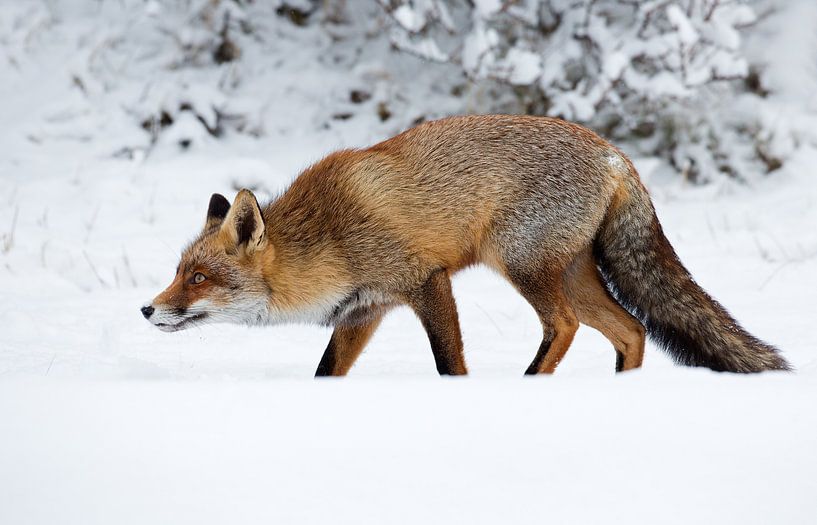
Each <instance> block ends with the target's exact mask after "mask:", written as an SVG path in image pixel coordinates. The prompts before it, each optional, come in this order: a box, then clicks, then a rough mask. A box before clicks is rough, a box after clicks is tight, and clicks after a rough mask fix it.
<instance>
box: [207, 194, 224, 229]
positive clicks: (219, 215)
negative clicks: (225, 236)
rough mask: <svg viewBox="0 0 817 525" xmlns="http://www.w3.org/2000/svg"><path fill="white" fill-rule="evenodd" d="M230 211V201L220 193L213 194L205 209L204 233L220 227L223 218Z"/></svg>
mask: <svg viewBox="0 0 817 525" xmlns="http://www.w3.org/2000/svg"><path fill="white" fill-rule="evenodd" d="M229 211H230V201H228V200H227V199H226V198H225V197H224V195H222V194H220V193H214V194H213V196H212V197H210V205H209V206H208V207H207V220H206V221H205V222H204V231H208V230H209V229H211V228H214V227H216V226H219V225H221V223H222V222H224V217H226V216H227V212H229Z"/></svg>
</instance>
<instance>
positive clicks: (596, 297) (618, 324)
mask: <svg viewBox="0 0 817 525" xmlns="http://www.w3.org/2000/svg"><path fill="white" fill-rule="evenodd" d="M565 291H566V293H567V297H568V300H569V301H570V304H571V305H572V306H573V309H574V310H575V311H576V315H578V317H579V321H581V322H582V323H584V324H586V325H588V326H591V327H593V328H595V329H596V330H598V331H599V332H601V333H602V334H603V335H604V337H606V338H607V339H609V340H610V342H611V343H613V347H614V348H615V349H616V371H617V372H621V371H624V370H631V369H633V368H638V367H640V366H641V362H642V360H643V359H644V336H645V331H644V327H643V326H642V325H641V323H640V322H639V321H638V319H636V318H635V317H633V316H632V315H630V314H629V312H627V311H626V310H625V309H624V308H622V307H621V305H620V304H618V302H617V301H616V300H615V299H614V298H613V297H612V296H611V295H610V292H609V291H608V290H607V287H606V286H605V284H604V281H603V280H602V277H601V275H600V274H599V270H598V268H597V267H596V261H595V259H594V258H593V255H592V253H591V252H590V250H589V249H588V250H585V251H584V252H582V253H581V254H580V255H579V256H578V257H577V258H576V259H575V260H574V261H573V263H572V264H571V266H570V268H568V270H567V273H566V276H565Z"/></svg>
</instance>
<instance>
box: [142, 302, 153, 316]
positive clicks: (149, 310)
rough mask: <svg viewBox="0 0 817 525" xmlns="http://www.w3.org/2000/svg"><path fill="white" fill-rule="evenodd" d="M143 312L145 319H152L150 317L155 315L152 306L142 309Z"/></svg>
mask: <svg viewBox="0 0 817 525" xmlns="http://www.w3.org/2000/svg"><path fill="white" fill-rule="evenodd" d="M141 310H142V315H144V316H145V319H150V316H151V315H153V307H152V306H150V305H147V306H143V307H142V308H141Z"/></svg>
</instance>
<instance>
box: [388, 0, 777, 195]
mask: <svg viewBox="0 0 817 525" xmlns="http://www.w3.org/2000/svg"><path fill="white" fill-rule="evenodd" d="M379 1H380V3H381V5H382V6H383V7H384V9H385V10H386V11H387V12H388V13H389V15H390V18H391V19H392V21H393V22H392V24H391V35H390V37H391V41H392V44H393V45H394V46H395V47H397V48H399V49H402V50H404V51H407V52H410V53H413V54H417V55H420V56H422V57H424V58H426V59H429V60H435V61H444V62H453V63H456V64H458V65H459V66H460V67H461V68H462V70H463V71H464V72H465V73H466V74H467V75H468V76H469V77H471V78H472V79H474V80H475V81H488V82H493V83H495V84H497V85H500V86H505V92H506V93H507V92H512V93H514V94H515V95H516V99H517V101H519V105H518V106H517V107H515V108H508V107H501V106H500V107H497V108H494V109H500V110H501V109H505V110H512V111H524V112H529V113H543V114H547V115H552V116H559V117H562V118H565V119H569V120H574V121H578V122H581V123H584V124H587V125H589V126H591V127H593V128H595V129H597V130H599V131H600V132H602V133H603V134H604V135H606V136H607V137H609V138H611V139H614V140H631V141H632V142H633V144H634V145H638V146H639V147H640V149H641V152H642V153H644V154H657V155H661V156H663V157H664V158H666V159H667V160H668V161H670V162H671V163H672V164H673V165H674V166H675V167H676V168H677V169H678V170H679V171H681V172H683V173H684V175H685V176H687V177H689V178H693V179H698V180H706V179H711V178H712V177H713V176H714V175H715V174H717V173H727V174H729V175H734V176H745V175H748V174H749V173H750V172H752V171H758V170H759V169H763V168H767V169H771V168H774V167H775V166H776V163H775V162H776V161H772V162H771V163H770V162H769V159H764V157H763V153H762V152H763V150H762V140H761V137H762V135H763V133H762V130H758V129H756V128H757V126H756V123H754V122H751V121H750V120H748V121H747V120H746V119H747V118H748V119H751V114H750V116H748V117H747V116H746V115H745V114H744V115H742V118H734V115H733V114H731V113H730V112H729V108H728V106H729V104H728V103H725V102H724V101H729V100H730V99H733V98H736V97H737V95H738V94H743V93H746V94H745V95H743V96H749V97H755V98H757V97H756V96H755V95H752V94H750V93H748V90H747V89H746V88H745V85H746V84H745V82H744V80H745V79H747V77H749V74H750V67H749V63H748V61H747V59H746V57H745V56H744V53H743V51H742V48H741V30H742V29H744V28H746V27H748V26H751V25H752V24H754V23H755V22H756V21H757V18H758V16H757V14H756V12H755V11H754V10H753V8H752V6H751V5H750V4H749V3H747V2H745V1H742V0H676V1H665V0H473V1H471V0H451V1H443V0H379ZM758 161H762V162H758Z"/></svg>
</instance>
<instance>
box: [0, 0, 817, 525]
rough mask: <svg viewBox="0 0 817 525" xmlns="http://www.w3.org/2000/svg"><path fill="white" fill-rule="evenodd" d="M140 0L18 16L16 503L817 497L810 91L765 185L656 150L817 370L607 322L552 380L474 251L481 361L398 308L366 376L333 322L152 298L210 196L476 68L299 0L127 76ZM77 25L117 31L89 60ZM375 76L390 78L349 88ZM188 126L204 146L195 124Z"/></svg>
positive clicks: (489, 518) (659, 510)
mask: <svg viewBox="0 0 817 525" xmlns="http://www.w3.org/2000/svg"><path fill="white" fill-rule="evenodd" d="M126 4H128V5H130V6H131V7H132V8H133V11H132V12H130V11H129V12H128V13H127V14H128V17H130V18H127V17H125V15H123V14H122V13H121V12H119V11H118V10H119V9H120V7H117V6H119V5H120V3H118V2H115V3H111V4H104V5H102V4H99V5H97V3H88V4H87V5H86V4H81V3H66V4H65V6H63V7H61V8H59V9H58V8H57V7H55V6H54V5H53V4H46V3H43V4H40V3H33V2H32V3H31V4H28V3H19V4H16V7H14V8H13V9H12V7H11V6H6V7H7V8H8V10H9V11H8V13H9V14H8V15H7V16H6V18H0V77H2V78H3V82H2V83H0V122H3V125H2V126H0V523H2V524H35V523H36V524H41V523H42V524H51V523H60V524H72V523H77V524H83V525H89V524H110V523H117V524H129V523H197V524H203V523H225V522H226V523H271V522H276V523H293V522H294V523H451V522H455V523H533V522H537V523H541V522H544V521H551V522H554V523H628V524H635V523H679V524H680V523H684V524H687V523H734V524H753V523H757V524H766V523H808V522H809V521H810V520H812V519H813V517H814V516H815V515H817V499H815V497H814V495H815V494H817V410H815V409H814V404H815V399H817V353H816V352H815V348H817V335H815V331H814V321H815V319H816V318H817V317H815V312H814V296H815V290H817V228H815V226H817V151H815V149H814V147H813V145H814V143H815V141H814V138H813V135H809V134H808V133H809V131H808V130H809V126H808V124H809V123H813V122H814V117H813V113H812V114H809V113H808V112H807V111H805V110H803V111H799V112H798V111H797V109H798V108H800V109H802V108H803V107H804V106H805V102H803V103H801V102H800V100H801V99H796V98H793V97H791V96H789V94H790V93H791V92H788V93H789V94H786V95H779V98H777V99H775V98H774V97H775V96H777V95H771V97H772V102H775V101H776V102H777V103H778V104H779V106H780V107H781V108H784V110H781V113H780V114H779V115H778V116H777V118H782V119H784V120H785V121H786V122H785V123H782V124H781V125H780V126H781V127H780V128H779V129H780V134H781V135H782V136H785V137H789V136H790V135H793V136H795V137H797V138H798V140H793V139H788V140H784V139H781V141H782V143H781V145H780V146H778V147H779V148H786V157H787V161H786V163H785V164H784V166H783V168H781V169H780V170H778V171H775V172H773V173H772V174H770V175H769V176H768V177H766V178H764V179H757V180H753V181H752V183H751V184H750V185H749V184H738V183H735V182H731V181H729V180H728V179H725V178H722V179H718V180H717V181H716V182H714V183H712V184H710V185H707V186H703V187H694V186H689V185H687V184H686V183H685V182H684V181H683V180H682V179H681V177H678V176H677V174H669V173H668V172H667V171H666V169H665V168H663V167H662V165H661V164H660V163H659V162H657V161H656V160H655V159H652V158H638V159H635V161H636V165H637V167H638V168H639V169H640V170H641V172H642V178H643V179H644V180H645V181H646V183H647V185H648V187H649V189H650V190H651V193H652V196H653V199H654V201H655V204H656V207H657V210H658V214H659V217H660V218H661V220H662V223H663V226H664V229H665V232H666V234H667V236H668V238H669V239H670V241H671V242H672V244H673V245H674V246H675V248H676V250H677V251H678V253H679V255H680V257H681V259H682V260H683V261H684V262H685V264H686V265H687V266H688V268H689V269H690V270H691V272H692V274H693V275H694V276H695V278H696V280H697V281H698V283H699V284H701V285H702V286H703V287H704V288H705V289H706V290H707V291H709V292H710V293H711V294H712V295H713V296H715V297H716V298H717V299H718V300H720V301H721V302H722V303H723V304H724V305H725V306H726V307H727V308H728V309H729V310H730V311H731V312H732V313H733V314H734V315H735V317H736V318H737V319H738V320H739V321H740V322H741V323H742V324H743V325H744V326H745V327H746V328H747V329H748V330H749V331H751V332H752V333H753V334H755V335H757V336H758V337H760V338H762V339H764V340H767V341H769V342H771V343H774V344H775V345H777V346H779V347H780V349H781V350H782V352H783V354H784V355H785V356H786V358H787V359H789V360H790V361H791V363H792V364H793V365H794V367H795V368H796V372H795V373H793V374H780V373H778V374H762V375H755V376H734V375H724V374H717V373H714V372H710V371H708V370H701V369H689V368H682V367H677V366H675V365H673V364H672V363H671V362H670V361H669V359H668V358H667V357H666V356H665V355H664V354H662V353H661V352H660V351H659V350H658V349H657V348H656V347H655V346H654V345H653V344H652V343H650V344H649V346H648V349H647V354H646V358H645V362H644V367H643V368H642V369H641V370H638V371H634V372H630V373H626V374H621V375H615V374H614V373H613V368H614V362H615V358H614V352H613V350H612V348H611V347H610V344H609V343H608V342H607V341H606V340H604V339H603V338H602V337H601V336H600V335H599V334H597V333H596V332H594V331H592V330H590V329H587V328H584V327H583V328H581V329H580V331H579V333H578V335H577V338H576V341H575V342H574V344H573V346H572V348H571V350H570V351H569V352H568V354H567V357H566V358H565V360H564V361H563V363H562V364H561V365H560V367H559V369H558V370H557V372H556V374H555V375H554V376H552V377H537V378H523V377H522V372H523V370H524V369H525V367H526V366H527V364H528V362H529V361H530V360H531V359H532V358H533V355H534V353H535V351H536V348H537V346H538V344H539V337H540V328H539V323H538V321H537V319H536V316H535V315H534V314H533V312H532V311H531V309H530V307H529V306H528V305H527V304H526V303H525V302H524V300H523V299H521V298H520V297H519V296H518V294H516V293H515V292H514V291H513V289H512V288H511V287H510V286H509V285H508V284H506V283H505V282H503V281H501V280H500V279H499V278H498V277H497V276H496V275H494V274H492V273H490V272H488V271H486V270H483V269H473V270H468V271H466V272H464V273H463V274H461V275H459V276H458V277H457V278H456V279H455V281H454V291H455V295H456V298H457V300H458V308H459V311H460V317H461V324H462V329H463V337H464V341H465V346H466V359H467V362H468V365H469V367H470V371H471V376H470V377H468V378H458V379H440V378H439V377H438V376H437V375H436V372H435V369H434V364H433V359H432V357H431V353H430V350H429V349H428V342H427V339H426V336H425V334H424V332H423V330H422V328H421V327H420V324H419V322H418V321H417V320H416V319H415V318H414V316H413V315H412V314H411V313H410V312H409V311H408V310H406V309H400V310H397V311H395V312H394V313H393V314H391V315H390V316H389V317H387V319H386V321H385V322H384V324H383V326H382V327H381V328H380V330H379V331H378V332H377V333H376V335H375V337H374V338H373V340H372V342H371V343H370V345H369V346H368V349H367V351H366V352H365V353H364V354H363V355H362V356H361V358H360V359H359V361H358V363H357V365H356V366H355V367H354V368H353V370H352V372H351V374H350V375H349V376H348V377H347V378H345V379H343V380H326V381H315V380H313V379H311V377H312V374H313V373H314V369H315V367H316V366H317V363H318V361H319V359H320V356H321V354H322V351H323V348H324V347H325V345H326V342H327V340H328V338H329V334H330V331H329V330H328V329H326V328H321V327H314V326H300V325H293V326H280V327H269V328H245V327H240V326H229V325H218V326H208V327H201V328H195V329H192V330H189V331H184V332H179V333H174V334H166V333H162V332H160V331H158V330H156V329H155V328H154V327H152V326H151V325H150V324H149V323H147V322H146V321H145V320H144V319H142V317H141V315H140V313H139V307H140V306H141V305H142V304H143V303H144V302H145V301H146V300H148V299H150V298H151V297H153V296H154V295H155V294H156V293H157V292H158V291H160V290H161V289H162V288H163V287H164V286H165V285H166V284H167V283H168V282H169V281H170V279H171V277H172V275H173V273H174V270H175V265H176V263H177V260H178V253H179V250H180V249H181V248H182V247H183V246H184V244H185V243H186V242H188V241H189V240H190V239H191V238H192V237H193V236H194V235H195V233H196V232H197V231H198V229H199V228H200V227H201V225H202V223H203V221H204V215H205V211H206V207H207V201H208V198H209V196H210V194H211V193H213V192H221V193H224V194H225V195H227V196H228V198H232V197H233V196H234V195H235V193H236V192H237V189H238V188H241V187H251V188H253V189H254V191H255V193H256V194H257V195H258V196H259V198H261V199H269V198H272V197H273V196H274V195H275V194H277V193H278V192H279V191H281V190H282V189H283V188H285V187H286V185H287V184H288V182H289V181H290V180H291V179H292V178H293V177H294V176H295V175H296V174H297V173H298V171H299V170H300V169H302V168H304V167H305V166H307V165H309V164H310V163H311V162H314V161H315V160H317V159H319V158H320V157H322V156H323V155H324V154H325V153H327V152H328V151H331V150H333V149H336V148H341V147H354V146H365V145H368V144H371V143H373V142H375V141H377V140H379V139H381V138H385V137H387V136H390V135H392V134H394V133H396V132H398V131H400V130H402V129H404V128H405V127H407V126H408V125H409V124H410V123H411V122H412V121H413V120H414V119H416V118H418V117H419V116H426V117H427V118H434V117H435V116H439V115H443V114H447V113H452V112H456V111H458V110H459V111H461V108H460V109H458V107H459V106H457V104H460V103H461V101H459V100H458V99H453V98H452V97H451V96H450V94H449V92H450V86H451V85H452V84H454V83H456V82H459V81H461V79H460V78H459V77H456V76H454V75H452V74H451V70H450V69H445V68H444V67H443V66H441V65H435V64H429V63H423V62H420V61H419V60H416V59H414V58H412V57H401V58H399V59H392V60H395V62H392V63H390V64H389V65H387V64H386V62H385V61H384V55H383V53H387V52H388V51H387V50H386V51H380V49H387V46H382V47H378V46H376V45H375V42H373V41H371V40H367V41H365V42H360V41H356V40H354V39H352V38H349V39H343V38H341V39H339V40H337V41H333V40H331V39H328V38H325V37H323V36H322V35H321V33H319V32H317V31H316V30H315V28H314V27H309V28H305V29H296V28H294V27H293V26H291V25H289V24H285V23H283V22H281V23H280V24H273V25H271V26H270V27H268V28H266V29H267V30H268V31H269V33H268V34H269V35H271V36H269V38H268V39H267V40H263V41H262V42H260V43H258V47H257V48H253V47H251V46H248V47H246V48H245V49H242V52H246V53H245V54H243V55H242V61H241V63H239V64H227V65H224V66H221V67H220V68H198V69H197V68H190V69H182V70H165V69H162V68H159V67H158V66H157V64H161V63H164V64H168V63H171V62H172V60H169V58H170V57H168V56H166V55H164V54H161V53H160V54H159V55H156V56H147V57H145V58H143V59H136V58H133V59H132V61H131V62H130V63H129V65H128V69H127V72H128V73H127V75H126V76H127V78H123V77H116V76H115V75H113V73H111V69H109V68H113V69H114V70H115V69H116V68H117V67H120V66H121V64H120V65H119V66H117V64H118V62H116V61H115V60H114V61H113V62H112V61H111V60H113V59H115V58H116V57H120V58H121V55H120V54H118V53H119V52H121V53H125V54H128V53H131V51H132V50H131V51H127V52H126V51H122V49H120V50H119V51H118V52H117V53H114V52H113V51H110V50H109V51H110V53H111V54H110V56H108V58H106V59H104V60H103V58H101V57H102V56H103V55H105V53H104V52H102V51H101V50H100V49H101V48H100V47H99V46H101V44H100V42H103V41H105V39H106V38H107V36H106V35H115V34H117V33H116V31H118V30H119V28H120V26H118V25H117V24H123V25H125V26H127V27H131V26H130V25H129V24H130V22H133V24H135V26H134V27H139V24H141V23H143V21H142V19H140V18H138V17H139V16H144V17H172V16H176V14H177V13H175V12H174V11H173V8H172V6H169V5H168V4H165V3H162V2H147V3H143V2H136V3H134V4H129V3H126ZM80 5H83V6H84V7H82V8H80V7H77V6H80ZM123 5H124V4H123ZM480 5H483V4H480ZM485 5H487V4H485ZM89 6H90V7H89ZM804 6H805V4H804ZM96 9H99V10H100V11H96ZM121 9H124V8H121ZM802 11H804V12H805V11H809V10H808V9H806V8H805V7H803V8H802ZM809 12H813V10H812V11H809ZM89 13H90V14H89ZM174 13H175V14H174ZM4 15H5V13H4ZM90 15H93V16H94V17H97V18H93V17H92V16H90ZM780 16H781V20H787V21H791V20H792V18H791V17H788V18H787V17H786V16H784V15H780ZM123 18H124V19H125V20H124V21H123V20H122V19H123ZM94 20H96V21H94ZM99 20H102V21H104V23H102V22H100V21H99ZM282 20H283V19H282ZM125 22H128V23H125ZM134 31H135V29H134ZM487 31H491V30H490V29H488V30H487ZM145 38H147V37H145ZM151 38H152V37H151ZM482 38H486V39H490V35H489V34H483V35H482ZM82 43H84V44H83V45H85V46H90V47H91V48H92V49H95V50H96V51H92V50H91V49H88V48H83V49H85V50H84V51H83V52H82V53H80V55H81V56H80V55H77V48H78V47H79V46H80V44H82ZM91 43H93V46H92V45H91ZM123 45H124V44H123ZM128 45H129V46H133V48H134V49H135V48H138V47H139V46H140V45H141V44H139V43H138V42H129V44H128ZM475 45H476V44H475ZM476 47H477V48H479V49H483V48H482V47H480V46H478V45H476ZM771 47H772V46H770V48H771ZM129 49H130V48H129ZM157 49H160V50H162V49H165V48H164V47H162V46H159V47H158V48H157ZM142 51H144V50H142ZM133 53H135V54H134V55H128V56H140V55H139V53H136V52H135V51H133ZM167 54H173V53H171V52H170V51H167ZM476 54H478V53H476ZM91 56H94V57H96V58H95V59H93V60H99V61H100V62H97V63H96V66H94V67H96V68H98V70H91V69H92V68H89V66H88V62H87V61H88V60H91V58H89V57H91ZM174 56H175V55H174ZM315 56H321V57H323V58H322V59H321V60H320V61H318V62H316V61H315V59H314V57H315ZM350 56H356V57H358V62H356V63H354V65H352V63H351V62H350V61H349V57H350ZM265 57H266V58H265ZM271 57H273V58H271ZM109 59H110V60H109ZM474 60H475V61H476V62H478V57H477V56H475V57H474ZM799 60H800V59H796V58H794V57H789V58H786V59H785V61H784V63H785V64H786V65H787V66H791V67H794V66H795V65H799V66H800V67H805V66H803V64H802V63H801V62H800V61H799ZM777 67H782V66H779V65H778V66H777ZM151 68H154V69H151ZM612 69H617V67H616V68H612ZM608 70H610V69H608ZM770 71H771V72H772V73H774V72H775V71H777V69H775V67H772V68H771V69H770ZM149 72H150V75H148V73H149ZM124 74H125V73H123V75H124ZM769 74H771V73H769ZM781 74H782V73H781ZM786 74H788V75H790V78H792V79H793V80H794V79H798V78H805V77H806V76H808V73H802V75H801V76H797V75H796V74H795V73H794V72H792V71H789V72H788V73H786ZM74 75H79V77H80V78H81V80H82V85H83V87H82V88H81V87H78V86H77V84H76V83H75V82H73V81H72V77H73V76H74ZM109 75H110V77H109ZM230 79H232V81H234V82H232V81H231V80H230ZM811 81H813V77H811ZM655 82H660V81H655ZM148 84H150V86H153V87H155V88H156V89H157V91H155V92H152V91H151V89H149V88H148ZM185 86H187V87H185ZM660 87H661V86H657V87H656V89H659V88H660ZM352 89H365V90H367V91H368V92H370V93H371V95H372V97H371V99H369V100H366V101H364V102H361V103H359V104H358V103H351V102H349V91H350V90H352ZM798 89H800V88H799V87H797V86H793V87H791V90H792V92H796V91H797V90H798ZM191 90H192V91H191ZM185 93H196V95H195V96H192V95H191V97H190V98H189V99H186V98H185V97H183V96H182V95H184V94H185ZM806 95H807V94H805V93H803V96H804V97H805V96H806ZM151 97H156V98H151ZM181 100H185V101H187V102H190V103H191V104H192V105H193V107H194V108H195V109H196V115H199V116H201V117H202V118H205V119H207V120H208V122H209V121H210V119H211V118H216V117H215V114H212V115H211V114H205V113H204V111H205V108H207V107H210V103H211V102H212V101H219V103H220V104H223V106H222V107H221V108H220V109H223V110H224V111H227V112H228V113H235V114H241V115H244V117H245V118H246V119H247V122H246V123H245V128H244V129H245V130H256V131H258V133H256V134H253V133H249V132H246V133H245V132H239V131H238V130H237V128H235V127H228V128H227V131H226V132H225V134H224V135H223V136H221V137H219V138H215V137H212V136H210V135H209V134H207V133H206V132H204V131H203V128H202V127H201V126H199V127H197V123H199V121H198V119H197V118H196V116H195V115H194V113H193V112H191V111H190V110H181V111H179V110H178V107H177V106H178V103H179V101H181ZM163 101H171V102H172V103H171V106H174V107H172V108H169V109H172V110H174V111H175V113H174V118H175V121H174V124H173V125H172V126H170V127H168V128H166V129H165V130H163V131H162V133H161V134H160V135H159V140H158V141H157V142H156V143H155V144H151V142H150V135H149V134H148V133H147V132H145V131H144V130H143V129H142V128H141V127H140V122H141V120H142V119H143V118H144V116H145V115H147V113H143V112H142V111H143V110H144V111H146V112H149V111H148V110H157V109H158V108H159V107H160V106H161V104H162V103H163ZM380 103H385V104H388V108H389V109H390V111H391V112H392V116H391V117H390V118H388V119H386V120H385V121H381V118H380V117H379V116H378V111H377V108H378V104H380ZM812 103H813V100H812ZM140 104H141V105H140ZM797 104H801V105H800V106H798V105H797ZM135 108H139V111H137V110H136V109H135ZM210 108H211V109H212V107H210ZM228 109H229V111H228ZM347 111H348V112H352V113H353V116H352V117H350V118H346V119H336V118H333V116H332V115H334V114H337V113H344V112H347ZM746 111H751V108H746ZM764 111H766V112H767V113H763V114H762V115H760V116H759V118H765V119H773V118H774V117H775V116H774V115H772V114H771V113H768V112H770V111H771V110H769V109H768V107H767V109H766V110H764ZM792 115H794V116H792ZM810 129H811V130H812V131H811V132H812V133H813V129H814V127H813V126H812V127H811V128H810ZM256 135H257V136H256ZM180 137H192V139H193V141H194V142H193V144H192V145H191V146H190V147H187V148H185V149H183V148H181V147H180V146H179V144H178V142H179V140H178V139H179V138H180Z"/></svg>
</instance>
